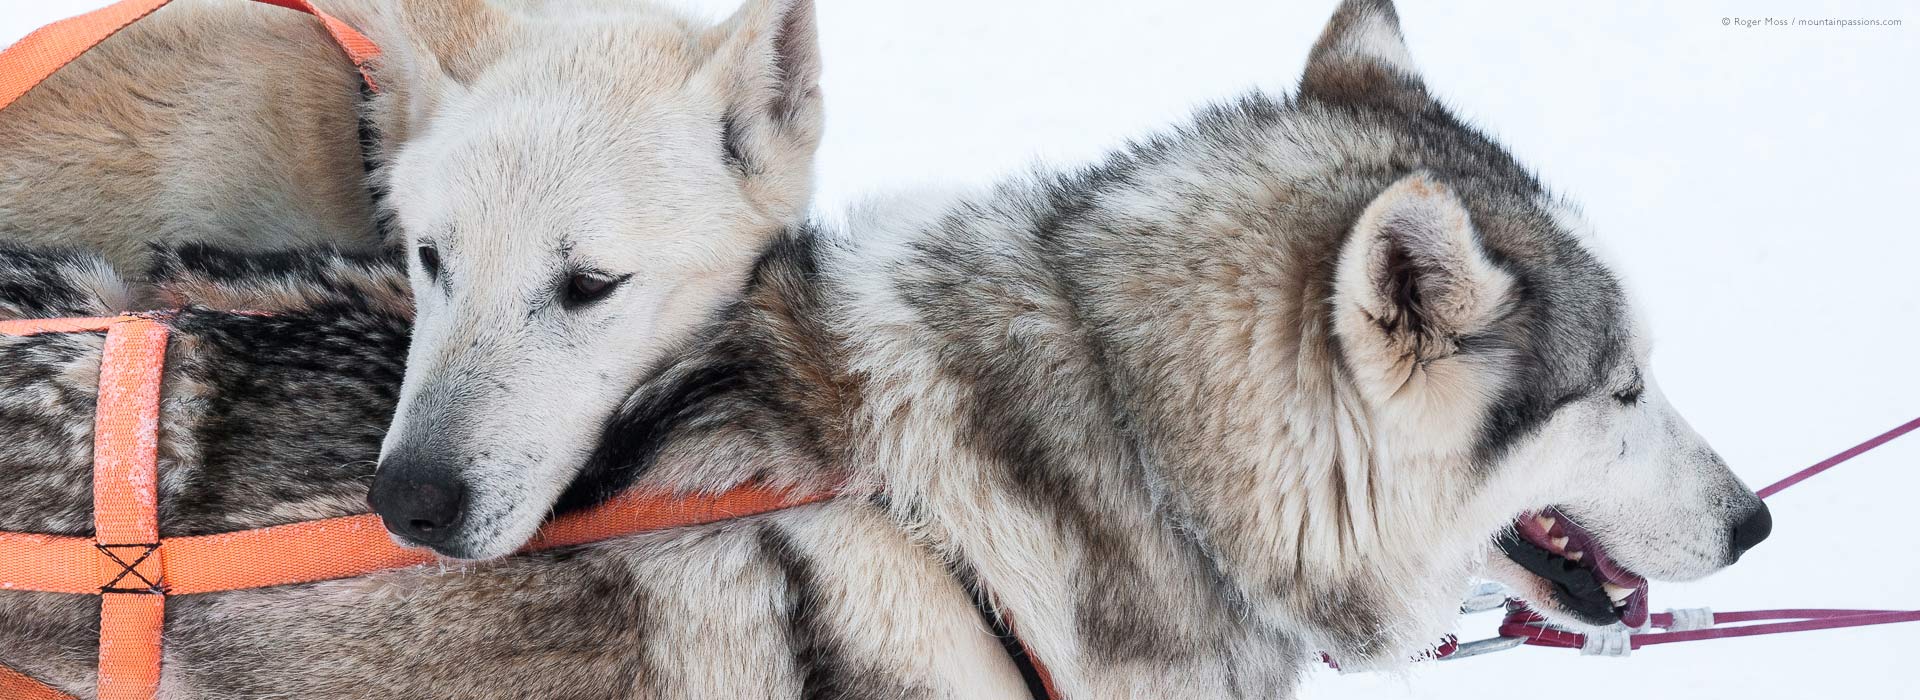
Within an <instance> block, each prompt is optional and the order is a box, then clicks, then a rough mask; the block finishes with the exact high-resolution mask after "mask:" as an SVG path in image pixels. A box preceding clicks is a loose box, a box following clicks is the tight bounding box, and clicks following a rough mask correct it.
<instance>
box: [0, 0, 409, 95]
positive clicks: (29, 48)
mask: <svg viewBox="0 0 1920 700" xmlns="http://www.w3.org/2000/svg"><path fill="white" fill-rule="evenodd" d="M257 1H258V2H264V3H267V4H270V5H279V6H281V7H285V8H289V9H294V10H299V11H301V12H305V13H307V14H310V15H313V16H315V17H318V18H320V22H321V24H323V25H325V26H326V28H327V34H329V35H331V36H332V37H333V42H334V43H335V44H338V45H339V46H340V49H341V50H342V51H345V52H346V54H347V58H349V59H352V60H353V65H354V66H355V67H357V68H359V69H360V76H361V77H362V78H363V79H365V80H366V81H367V86H368V87H377V86H375V85H374V84H373V74H372V71H371V69H370V68H369V66H368V65H367V64H368V62H369V61H372V60H373V59H374V58H375V57H378V56H379V55H380V49H379V47H376V46H374V45H373V42H372V41H369V40H368V39H367V37H366V36H364V35H362V34H361V33H360V32H357V31H354V29H353V27H349V26H347V24H346V23H345V22H342V21H340V20H339V19H336V18H334V17H333V16H331V15H328V14H326V13H324V12H321V11H319V10H316V9H314V7H313V6H312V5H310V4H308V3H307V2H306V0H257ZM168 2H171V0H120V2H116V3H114V4H112V5H108V6H106V7H103V8H100V9H98V10H94V11H92V12H89V13H86V14H84V15H80V16H78V17H69V18H67V19H63V20H60V21H58V22H54V23H53V24H49V25H47V26H44V27H41V28H39V29H36V30H34V31H33V33H32V34H28V35H27V36H26V37H24V38H22V39H21V40H20V41H18V42H15V43H14V44H13V45H12V46H9V47H7V49H6V50H5V51H0V109H6V108H7V106H8V105H11V104H13V102H14V100H17V99H20V96H21V95H25V94H27V91H28V90H32V89H33V87H34V86H35V85H39V84H40V83H41V82H42V81H45V80H46V79H47V78H48V77H49V76H52V75H53V74H54V72H55V71H58V70H60V69H61V68H63V67H65V66H66V65H67V64H68V63H72V62H73V60H74V59H76V58H79V57H80V55H81V54H84V53H86V52H87V51H89V50H91V49H92V48H93V47H95V46H98V45H100V42H102V41H106V40H107V38H108V37H111V36H113V35H114V34H118V33H119V32H120V30H122V29H125V28H127V25H130V24H133V23H134V22H136V21H139V19H140V18H142V17H145V16H147V15H150V14H153V11H154V10H158V9H160V8H161V7H163V6H165V5H166V4H167V3H168Z"/></svg>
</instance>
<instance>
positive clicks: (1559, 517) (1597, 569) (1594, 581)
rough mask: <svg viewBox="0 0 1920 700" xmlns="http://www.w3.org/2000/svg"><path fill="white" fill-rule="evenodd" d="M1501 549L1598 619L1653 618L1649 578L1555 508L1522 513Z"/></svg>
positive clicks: (1577, 610)
mask: <svg viewBox="0 0 1920 700" xmlns="http://www.w3.org/2000/svg"><path fill="white" fill-rule="evenodd" d="M1499 545H1500V551H1502V552H1504V553H1506V555H1507V558H1508V559H1512V560H1513V561H1514V563H1516V564H1519V565H1520V566H1521V568H1524V569H1526V570H1527V571H1529V572H1531V573H1532V574H1533V575H1535V576H1539V577H1540V578H1542V579H1545V580H1546V581H1547V583H1548V584H1549V586H1548V589H1549V590H1550V591H1551V594H1552V596H1553V602H1555V603H1558V604H1559V605H1560V607H1562V608H1565V609H1566V611H1567V612H1568V613H1569V614H1572V615H1573V616H1574V617H1576V618H1579V619H1580V620H1581V621H1582V622H1586V623H1588V624H1593V625H1601V626H1604V625H1610V624H1613V623H1615V622H1621V623H1625V624H1626V625H1627V626H1628V627H1635V628H1637V627H1640V626H1641V625H1644V624H1646V622H1647V580H1646V579H1644V578H1641V577H1639V576H1637V575H1635V574H1634V573H1633V572H1630V571H1627V570H1626V569H1625V568H1622V567H1621V566H1620V565H1618V564H1615V563H1613V560H1611V559H1608V558H1607V553H1606V550H1604V549H1602V548H1601V546H1600V541H1599V540H1598V539H1597V538H1595V537H1594V536H1593V535H1592V534H1591V533H1589V532H1587V531H1586V530H1583V529H1581V528H1580V526H1579V525H1575V524H1574V523H1573V521H1572V520H1568V519H1567V517H1566V516H1565V515H1564V514H1562V513H1561V512H1560V511H1558V510H1555V509H1553V508H1548V509H1546V510H1542V511H1540V512H1538V513H1529V514H1527V515H1523V516H1521V517H1520V520H1519V521H1518V522H1516V523H1514V526H1513V528H1512V529H1511V530H1508V531H1507V532H1505V533H1502V534H1501V535H1500V539H1499Z"/></svg>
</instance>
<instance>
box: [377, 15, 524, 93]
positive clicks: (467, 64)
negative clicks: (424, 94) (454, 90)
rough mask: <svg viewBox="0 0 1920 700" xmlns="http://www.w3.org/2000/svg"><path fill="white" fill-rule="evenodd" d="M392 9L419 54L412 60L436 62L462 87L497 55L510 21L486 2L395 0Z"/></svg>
mask: <svg viewBox="0 0 1920 700" xmlns="http://www.w3.org/2000/svg"><path fill="white" fill-rule="evenodd" d="M395 10H396V14H397V15H398V19H399V24H400V26H401V27H402V29H403V31H404V32H405V33H406V37H407V40H408V42H409V43H410V44H411V45H412V46H413V48H415V49H416V50H417V51H418V52H419V53H420V54H422V55H421V56H419V57H418V58H417V59H416V60H419V61H421V62H422V63H424V62H425V61H426V60H431V61H432V62H434V63H437V64H438V65H439V68H440V70H441V71H442V72H444V73H445V74H446V75H447V77H450V78H452V79H454V80H455V81H457V82H459V83H461V84H463V85H464V84H468V83H471V82H472V81H473V79H474V77H475V76H477V75H479V74H480V72H481V71H482V70H485V69H486V67H487V64H489V63H492V62H493V59H494V58H495V57H496V56H499V55H500V52H501V43H502V40H503V37H504V35H505V34H506V30H507V26H508V22H509V21H510V18H509V17H507V14H506V13H505V12H503V11H501V10H500V9H498V8H495V7H493V6H492V5H489V4H487V0H398V1H397V3H396V7H395ZM419 67H424V66H419Z"/></svg>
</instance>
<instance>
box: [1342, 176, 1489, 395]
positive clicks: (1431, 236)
mask: <svg viewBox="0 0 1920 700" xmlns="http://www.w3.org/2000/svg"><path fill="white" fill-rule="evenodd" d="M1513 292H1514V279H1513V276H1512V275H1511V274H1509V273H1508V272H1507V271H1505V270H1503V269H1501V268H1500V267H1499V266H1497V265H1495V264H1494V263H1493V262H1492V261H1491V260H1490V259H1489V258H1488V256H1487V253H1486V251H1485V249H1484V248H1482V247H1481V244H1480V241H1479V237H1478V236H1477V235H1476V234H1475V233H1474V229H1473V222H1472V220H1471V217H1470V216H1469V215H1468V212H1467V208H1466V205H1465V204H1464V203H1462V202H1461V201H1460V198H1459V196H1457V195H1455V194H1454V193H1453V190H1452V189H1450V188H1448V187H1447V186H1446V185H1444V184H1442V183H1440V182H1439V181H1437V180H1435V179H1434V177H1433V176H1432V175H1430V174H1427V173H1414V174H1412V175H1408V176H1406V177H1404V178H1401V180H1400V181H1399V182H1395V183H1394V184H1393V185H1392V186H1390V187H1388V188H1387V189H1386V190H1385V191H1384V192H1381V193H1380V194H1379V196H1377V197H1375V198H1374V200H1373V202H1372V203H1371V204H1368V205H1367V207H1366V210H1365V211H1363V212H1362V213H1361V214H1360V218H1359V220H1358V221H1357V222H1356V223H1355V224H1354V227H1353V232H1352V233H1351V234H1350V237H1349V238H1348V239H1347V242H1346V245H1345V246H1344V247H1343V248H1342V249H1341V251H1340V263H1339V269H1338V272H1337V273H1336V275H1335V280H1334V304H1335V312H1334V319H1335V330H1336V332H1337V333H1339V335H1340V339H1341V348H1342V350H1343V352H1344V353H1345V355H1346V357H1347V360H1348V365H1349V367H1350V369H1352V370H1353V371H1355V372H1356V373H1358V374H1360V375H1361V379H1362V380H1363V383H1365V384H1368V385H1370V386H1371V387H1372V388H1373V389H1374V390H1375V391H1374V392H1370V393H1375V394H1376V396H1375V398H1380V399H1384V398H1386V397H1388V396H1392V395H1394V394H1396V393H1398V392H1399V391H1400V390H1401V389H1402V388H1404V387H1405V386H1407V385H1408V384H1409V383H1410V382H1414V381H1416V380H1420V379H1422V378H1423V377H1422V376H1421V372H1420V371H1421V370H1432V369H1434V368H1435V364H1436V362H1437V361H1440V360H1444V359H1446V358H1448V357H1451V356H1453V355H1455V354H1457V353H1458V352H1459V350H1460V339H1461V338H1463V337H1465V336H1470V335H1473V334H1475V333H1478V332H1481V331H1483V330H1485V329H1487V328H1488V326H1489V325H1491V324H1492V323H1493V322H1494V321H1496V320H1498V319H1499V318H1500V317H1501V315H1502V314H1503V313H1504V312H1505V309H1506V307H1507V305H1508V303H1509V301H1510V300H1511V299H1512V297H1513Z"/></svg>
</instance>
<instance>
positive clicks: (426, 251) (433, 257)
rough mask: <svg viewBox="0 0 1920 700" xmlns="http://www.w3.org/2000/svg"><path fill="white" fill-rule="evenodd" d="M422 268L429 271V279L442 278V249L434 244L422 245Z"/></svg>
mask: <svg viewBox="0 0 1920 700" xmlns="http://www.w3.org/2000/svg"><path fill="white" fill-rule="evenodd" d="M419 253H420V269H422V270H425V271H426V272H427V279H430V280H432V279H440V251H437V250H434V249H433V246H430V245H423V246H420V250H419Z"/></svg>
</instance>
